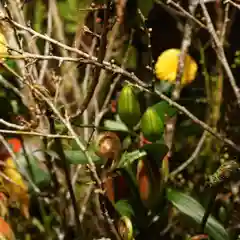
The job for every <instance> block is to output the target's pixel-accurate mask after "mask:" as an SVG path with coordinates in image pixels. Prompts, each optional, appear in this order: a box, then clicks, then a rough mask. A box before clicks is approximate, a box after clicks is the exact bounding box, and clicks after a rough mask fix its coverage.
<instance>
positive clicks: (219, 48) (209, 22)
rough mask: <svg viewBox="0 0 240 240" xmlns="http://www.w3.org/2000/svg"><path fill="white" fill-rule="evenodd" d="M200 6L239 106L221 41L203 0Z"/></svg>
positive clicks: (236, 87) (234, 82)
mask: <svg viewBox="0 0 240 240" xmlns="http://www.w3.org/2000/svg"><path fill="white" fill-rule="evenodd" d="M200 5H201V8H202V10H203V15H204V17H205V19H206V22H207V27H208V31H209V33H210V34H211V36H212V38H213V41H214V43H215V46H216V49H215V50H216V53H217V56H218V59H219V61H220V62H221V64H222V65H223V67H224V69H225V72H226V74H227V76H228V79H229V82H230V84H231V86H232V89H233V92H234V94H235V96H236V98H237V103H238V105H239V106H240V91H239V88H238V86H237V84H236V81H235V79H234V76H233V74H232V71H231V68H230V66H229V64H228V62H227V58H226V56H225V53H224V49H223V47H222V44H221V40H220V39H219V38H218V36H217V33H216V31H215V29H214V26H213V23H212V20H211V17H210V15H209V13H208V10H207V8H206V5H205V3H204V0H200Z"/></svg>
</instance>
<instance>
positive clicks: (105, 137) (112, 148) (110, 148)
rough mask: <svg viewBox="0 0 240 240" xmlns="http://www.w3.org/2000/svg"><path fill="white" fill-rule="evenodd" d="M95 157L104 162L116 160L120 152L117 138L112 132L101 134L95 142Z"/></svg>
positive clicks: (119, 143)
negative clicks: (102, 159) (101, 158)
mask: <svg viewBox="0 0 240 240" xmlns="http://www.w3.org/2000/svg"><path fill="white" fill-rule="evenodd" d="M96 145H97V152H96V153H97V155H98V156H100V157H103V158H105V159H106V160H111V161H113V160H117V159H118V157H119V154H120V151H121V142H120V139H119V137H118V136H117V135H116V134H115V133H113V132H104V133H101V134H100V135H99V136H98V137H97V140H96Z"/></svg>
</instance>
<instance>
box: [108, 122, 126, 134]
mask: <svg viewBox="0 0 240 240" xmlns="http://www.w3.org/2000/svg"><path fill="white" fill-rule="evenodd" d="M104 126H105V128H107V130H111V131H119V132H128V127H127V126H126V125H125V124H124V123H122V122H117V121H113V120H105V121H104Z"/></svg>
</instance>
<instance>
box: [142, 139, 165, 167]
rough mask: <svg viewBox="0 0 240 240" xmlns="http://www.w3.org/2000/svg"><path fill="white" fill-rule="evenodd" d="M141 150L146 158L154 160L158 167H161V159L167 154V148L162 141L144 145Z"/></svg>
mask: <svg viewBox="0 0 240 240" xmlns="http://www.w3.org/2000/svg"><path fill="white" fill-rule="evenodd" d="M141 149H143V150H145V151H146V152H147V154H148V156H149V157H151V158H152V159H154V160H155V162H156V163H157V165H158V166H159V167H160V166H161V163H162V160H163V158H164V157H165V156H166V154H167V153H168V147H167V145H166V144H164V142H163V141H157V142H156V143H150V144H145V145H143V147H142V148H141Z"/></svg>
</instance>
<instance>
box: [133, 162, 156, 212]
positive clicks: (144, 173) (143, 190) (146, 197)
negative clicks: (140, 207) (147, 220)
mask: <svg viewBox="0 0 240 240" xmlns="http://www.w3.org/2000/svg"><path fill="white" fill-rule="evenodd" d="M159 177H160V175H159V174H158V173H157V171H155V169H153V168H152V166H151V163H150V161H149V160H146V161H145V160H142V159H141V160H139V161H138V164H137V174H136V178H137V183H138V190H139V195H140V198H141V200H142V203H143V204H144V206H145V207H147V208H152V207H154V206H155V204H157V202H158V199H159V192H160V191H159V187H160V186H159V183H160V179H159Z"/></svg>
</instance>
